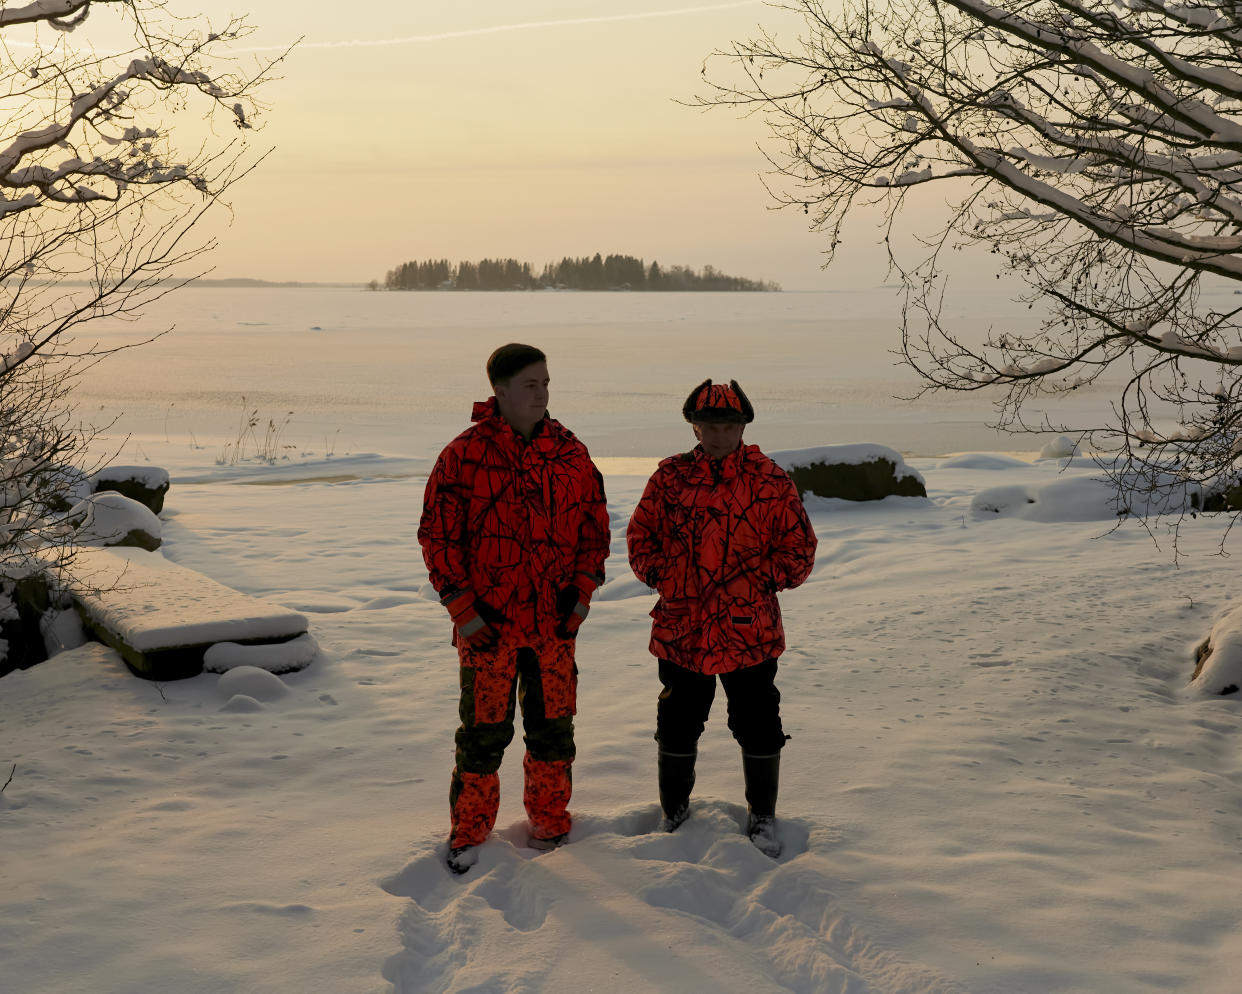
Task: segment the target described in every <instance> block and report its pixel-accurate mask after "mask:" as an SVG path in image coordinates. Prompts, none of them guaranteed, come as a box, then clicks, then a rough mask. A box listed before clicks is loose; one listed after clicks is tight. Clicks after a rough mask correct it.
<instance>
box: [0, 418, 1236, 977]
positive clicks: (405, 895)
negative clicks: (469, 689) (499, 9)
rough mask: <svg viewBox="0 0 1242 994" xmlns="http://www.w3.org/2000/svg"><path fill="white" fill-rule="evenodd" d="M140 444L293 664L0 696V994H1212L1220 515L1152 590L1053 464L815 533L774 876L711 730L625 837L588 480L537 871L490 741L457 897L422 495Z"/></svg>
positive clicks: (1228, 933) (835, 519)
mask: <svg viewBox="0 0 1242 994" xmlns="http://www.w3.org/2000/svg"><path fill="white" fill-rule="evenodd" d="M687 434H688V432H687ZM139 442H140V443H141V447H142V448H143V450H144V451H146V452H148V453H149V454H150V455H151V456H152V457H153V458H154V459H155V460H156V461H157V462H159V463H162V464H164V465H166V466H169V468H170V469H171V470H172V474H173V486H172V489H171V491H170V492H169V494H168V497H167V500H166V507H165V510H164V512H163V515H162V519H163V531H164V540H165V546H164V552H165V554H166V555H167V556H168V558H169V559H171V560H174V561H176V562H178V563H181V564H183V565H186V566H189V567H192V568H194V569H197V570H200V571H202V572H204V573H206V574H208V575H209V576H211V577H213V578H214V579H216V580H219V581H221V582H223V583H226V584H229V585H232V586H234V587H236V588H238V589H240V590H242V591H245V592H246V593H249V594H254V595H258V596H262V597H268V598H272V599H273V600H275V601H276V602H278V603H280V604H282V605H284V606H286V607H288V608H290V609H292V610H295V611H299V612H302V613H304V614H306V615H307V616H308V617H310V619H311V631H312V633H313V636H314V638H315V639H316V640H317V641H318V644H319V646H320V647H321V651H320V654H319V655H318V657H317V658H316V659H315V660H314V662H313V663H312V664H311V665H310V666H309V667H308V668H307V669H305V670H303V671H301V672H298V673H292V674H287V675H285V676H283V677H275V676H272V675H270V674H259V673H257V672H250V671H244V670H243V671H238V670H234V671H232V672H231V673H228V674H225V675H224V676H218V675H211V674H205V675H203V676H200V677H197V678H195V679H192V680H187V681H181V682H176V683H167V684H162V685H154V684H151V683H147V682H144V681H142V680H139V679H136V678H135V677H133V676H131V675H130V674H129V673H128V672H127V671H126V669H125V667H124V666H123V665H122V664H121V663H120V662H119V660H118V658H117V657H116V656H115V655H114V654H113V653H112V652H111V651H110V650H106V649H104V648H102V647H100V646H98V645H90V646H87V647H84V648H81V649H77V650H74V651H71V652H67V653H63V654H61V655H59V656H56V657H55V658H53V659H52V660H50V661H49V662H47V663H44V664H42V665H39V666H37V667H34V668H33V669H30V670H27V671H24V672H15V673H13V674H11V675H9V676H7V677H4V678H3V679H2V680H0V765H3V769H0V783H2V782H3V781H4V780H6V779H8V775H9V771H10V769H11V768H12V767H14V766H15V767H16V769H15V770H14V771H13V775H12V780H11V782H10V783H8V785H7V787H6V788H5V789H4V791H3V793H0V851H3V852H4V854H5V855H4V860H3V873H2V874H0V877H2V879H3V887H0V963H2V964H3V967H2V970H0V977H2V979H0V989H3V990H5V991H13V992H21V994H44V992H46V994H51V992H57V994H59V992H64V991H69V990H75V991H76V990H89V991H91V992H92V994H121V992H139V991H177V992H179V994H209V992H210V994H217V992H272V991H290V992H292V991H297V992H308V991H316V992H328V994H338V992H366V991H384V990H395V991H398V992H402V994H413V992H420V994H421V992H427V994H430V992H448V991H457V992H465V991H471V992H477V994H482V992H489V994H508V992H515V991H520V992H531V994H534V992H549V994H551V992H562V991H564V992H585V991H609V992H611V991H644V992H646V991H652V992H687V991H719V992H747V994H750V992H755V991H765V992H766V991H772V992H780V991H791V992H796V994H824V992H838V991H841V992H847V991H848V992H854V994H857V992H873V994H923V992H936V994H948V992H972V994H985V992H986V994H1008V992H1027V994H1029V992H1065V994H1069V992H1084V994H1085V992H1091V994H1099V992H1114V991H1115V992H1146V991H1192V990H1193V991H1197V992H1204V994H1226V992H1230V991H1233V990H1236V984H1237V980H1236V968H1237V965H1238V963H1239V962H1240V961H1242V928H1239V925H1240V924H1242V922H1240V919H1242V905H1240V904H1239V902H1238V886H1237V885H1238V880H1239V877H1238V872H1237V866H1238V860H1239V856H1242V722H1240V721H1239V718H1240V717H1242V702H1240V701H1239V700H1238V699H1237V698H1236V697H1216V696H1211V695H1206V694H1201V693H1198V692H1196V691H1195V690H1193V689H1192V688H1189V687H1188V681H1189V679H1190V676H1191V672H1192V668H1193V649H1194V646H1195V644H1196V643H1197V642H1198V641H1200V640H1201V639H1202V638H1203V637H1204V636H1205V635H1206V633H1207V632H1208V631H1209V630H1210V629H1211V627H1212V624H1213V622H1214V621H1215V620H1216V619H1217V618H1218V617H1219V616H1220V615H1222V613H1223V612H1225V611H1226V610H1227V609H1228V608H1230V607H1231V606H1232V605H1233V604H1234V603H1235V594H1236V592H1237V591H1238V589H1239V584H1238V581H1237V579H1236V577H1235V576H1234V572H1233V570H1232V569H1231V567H1230V565H1229V564H1230V560H1228V559H1222V558H1219V557H1217V556H1215V555H1214V553H1215V552H1216V551H1217V546H1218V543H1219V541H1220V539H1221V536H1222V533H1223V529H1224V526H1225V521H1224V520H1222V519H1221V518H1201V519H1197V520H1186V521H1184V522H1183V524H1182V534H1181V546H1182V548H1181V551H1182V553H1183V558H1182V560H1181V564H1180V567H1175V566H1174V564H1173V561H1172V552H1171V547H1170V543H1169V541H1168V538H1167V536H1166V535H1164V534H1163V533H1162V532H1161V531H1160V529H1159V528H1158V529H1157V537H1158V538H1159V539H1160V540H1161V544H1160V546H1159V547H1157V545H1156V544H1154V543H1153V541H1152V538H1151V537H1150V536H1149V535H1148V534H1147V533H1146V532H1145V531H1144V530H1143V529H1141V528H1140V527H1138V526H1135V525H1125V526H1123V527H1121V528H1117V529H1114V528H1113V527H1112V524H1113V522H1112V521H1111V520H1110V515H1111V510H1110V509H1109V508H1108V507H1106V506H1105V502H1104V501H1103V500H1101V502H1100V503H1099V505H1098V506H1096V510H1094V511H1092V512H1091V513H1089V514H1084V513H1082V508H1083V506H1084V501H1088V502H1089V501H1090V499H1091V493H1092V490H1091V488H1090V487H1081V486H1080V487H1075V488H1072V499H1069V498H1068V497H1067V496H1066V494H1067V491H1066V487H1065V485H1064V484H1065V482H1066V481H1067V480H1069V479H1073V478H1076V475H1077V474H1078V473H1080V472H1084V471H1085V470H1086V468H1085V467H1083V468H1082V469H1078V468H1075V465H1071V466H1070V468H1069V469H1065V468H1064V464H1063V462H1062V461H1059V460H1055V459H1047V460H1039V461H1035V462H1029V461H1024V460H1018V459H1013V458H1008V457H1003V456H996V455H989V456H978V455H977V456H969V457H957V458H952V459H931V458H924V459H918V458H915V459H911V460H909V461H910V464H911V465H912V466H913V467H914V468H915V469H916V470H917V471H918V472H919V473H920V474H921V475H922V476H923V477H924V479H925V480H926V482H927V486H928V490H929V494H930V497H929V499H928V500H926V501H924V500H919V499H915V498H890V499H889V500H886V501H884V502H881V503H878V504H869V505H852V504H847V503H844V502H839V501H827V500H818V499H814V498H813V499H811V501H810V510H811V514H812V518H813V520H814V523H815V527H816V530H817V532H818V535H819V538H820V547H819V556H818V562H817V566H816V569H815V572H814V574H813V576H812V577H811V579H810V581H809V582H808V583H807V584H806V585H805V586H804V587H802V588H801V589H799V590H797V591H793V592H791V593H788V594H786V595H784V596H783V606H784V609H785V614H786V623H787V627H788V633H789V644H790V649H789V651H788V652H787V653H786V654H785V656H784V657H783V660H782V665H781V672H780V677H779V685H780V687H781V689H782V692H783V711H784V716H785V720H786V725H787V731H789V732H790V733H792V735H793V739H792V741H791V742H790V744H789V747H788V749H787V750H786V752H785V759H784V767H783V771H782V772H783V790H782V797H781V803H780V806H779V811H780V814H781V816H782V818H783V821H782V825H781V833H782V836H783V839H784V842H785V845H786V853H785V855H784V856H782V858H781V859H780V861H779V862H772V861H771V860H769V859H767V858H766V857H764V856H762V855H761V854H760V853H759V852H758V851H757V850H755V849H754V848H753V847H752V846H751V845H750V844H749V843H748V842H747V841H746V839H745V838H744V837H743V836H742V835H741V834H740V830H739V827H740V825H741V823H742V820H743V818H744V802H743V800H742V790H741V771H740V761H739V756H738V750H737V748H736V746H735V745H734V743H733V742H732V740H731V739H730V738H729V736H728V732H727V730H726V729H725V727H724V717H723V713H722V708H721V707H720V706H719V702H718V707H717V710H716V713H715V714H714V717H713V719H712V722H711V723H710V725H709V728H708V732H707V734H706V736H705V738H704V742H703V748H702V754H701V755H702V758H701V762H700V773H699V783H698V787H697V789H696V793H695V800H694V807H693V815H692V817H691V819H690V821H689V822H687V823H686V825H685V826H683V828H682V829H680V830H679V831H678V832H677V833H675V834H674V835H671V836H666V835H661V834H656V833H654V832H653V829H654V828H655V826H656V821H657V807H656V803H655V780H654V762H655V756H654V752H655V745H654V743H653V741H652V739H651V734H652V729H653V719H654V706H655V695H656V691H657V687H658V684H657V681H656V677H655V666H654V663H653V661H652V660H651V658H650V657H649V656H648V654H647V651H646V642H647V625H648V618H647V611H648V610H649V609H650V606H651V595H650V594H649V593H648V592H647V591H646V590H645V588H643V587H642V586H641V584H639V583H638V582H637V581H636V580H635V579H634V578H633V576H632V575H631V574H630V573H629V571H628V569H627V568H626V566H625V554H624V540H623V534H624V526H625V522H626V518H627V516H628V515H629V513H630V510H631V509H632V507H633V505H634V503H635V502H636V500H637V497H638V495H639V493H640V491H641V487H642V484H643V482H644V470H645V467H643V466H642V465H633V466H628V467H627V466H625V464H621V463H618V464H616V465H621V466H622V467H623V468H628V469H629V472H628V473H615V472H613V473H608V474H607V475H606V483H607V488H608V495H609V504H610V508H611V511H612V519H613V525H614V543H613V555H612V558H611V559H610V561H609V580H608V582H607V584H606V585H605V586H604V587H603V588H602V590H601V591H600V593H599V595H598V596H597V598H596V601H595V604H594V606H593V608H592V612H591V617H590V619H589V620H588V622H587V624H586V625H585V627H584V628H583V632H582V635H581V637H580V641H579V663H580V668H581V697H580V704H581V706H580V713H579V717H578V742H579V759H578V762H577V765H576V772H575V795H574V801H573V806H572V808H573V811H574V814H575V828H574V831H573V833H572V835H571V844H570V845H568V846H566V847H565V848H563V849H561V850H558V851H555V852H552V853H547V854H542V855H536V853H535V852H533V851H532V850H530V849H528V848H526V845H525V839H526V836H525V831H524V821H523V815H522V811H521V803H520V774H521V771H520V766H519V761H520V751H519V750H520V742H519V743H515V744H514V745H513V746H511V747H510V750H509V753H508V756H507V758H506V763H505V766H504V768H503V770H502V806H501V814H500V819H499V823H498V828H497V832H496V834H495V836H494V837H493V838H492V840H491V841H490V842H489V843H488V844H487V845H486V847H485V848H484V849H483V852H482V858H481V860H480V862H479V864H478V865H477V866H476V867H474V868H473V869H471V870H470V871H469V872H468V873H467V874H466V875H465V876H463V877H454V876H452V875H450V874H449V873H448V871H447V870H446V868H445V867H444V865H443V855H444V837H445V831H446V826H447V789H448V773H449V770H450V767H451V765H452V751H453V742H452V734H453V730H454V728H455V725H456V663H455V659H454V656H453V653H452V650H451V649H450V648H449V645H448V636H449V626H448V621H447V619H446V617H445V615H444V612H443V609H442V608H441V607H440V606H439V605H438V604H437V603H436V602H435V601H434V600H433V599H430V598H429V597H428V591H427V588H426V586H425V584H426V574H425V571H424V568H423V566H422V563H421V559H420V557H419V555H418V552H417V545H416V542H415V529H416V524H417V519H418V510H419V505H420V499H421V492H422V485H423V474H424V473H425V470H426V463H425V461H423V460H418V459H410V458H406V457H402V458H392V459H387V458H385V457H383V456H374V457H355V458H354V460H353V467H352V469H353V470H357V472H352V471H351V472H348V473H342V467H341V463H340V462H334V461H332V460H319V461H316V460H313V459H308V460H303V461H302V462H300V463H298V464H297V465H289V464H286V465H284V466H282V467H278V468H273V469H269V468H265V467H262V466H253V465H252V466H246V465H242V466H232V467H229V466H217V465H215V464H214V463H213V462H211V461H209V460H208V461H203V462H201V463H198V464H195V463H193V462H192V460H191V459H190V457H188V456H187V455H186V453H185V450H184V449H183V448H176V447H174V446H170V445H167V444H166V443H164V442H163V440H162V439H161V438H158V437H148V438H144V439H140V440H139ZM342 477H345V478H342ZM351 477H352V478H351ZM255 484H269V485H255ZM1050 485H1051V486H1050ZM1014 487H1017V488H1021V490H1022V492H1023V493H1024V494H1027V495H1028V496H1031V495H1033V496H1034V497H1035V498H1036V500H1037V503H1038V498H1039V497H1040V495H1041V494H1044V493H1049V494H1051V495H1053V497H1054V498H1055V499H1050V501H1049V502H1048V507H1047V508H1046V510H1047V513H1045V514H1043V515H1040V516H1038V517H1039V519H1038V520H1031V519H1030V518H1029V517H1019V516H1018V515H1017V513H1013V514H1010V513H1007V512H1006V511H1004V510H1003V509H1002V510H1000V511H997V510H994V509H992V508H993V505H994V504H995V503H996V502H991V503H989V502H987V501H984V502H977V501H976V497H977V496H978V495H979V494H981V493H986V492H987V491H989V490H995V489H996V488H1001V489H1002V490H1006V489H1007V488H1014ZM1049 487H1050V489H1047V490H1046V489H1045V488H1049ZM1022 504H1023V506H1024V507H1025V506H1029V505H1027V503H1026V501H1023V502H1022ZM972 505H974V506H973V507H972ZM983 505H986V507H987V509H983ZM1058 508H1060V509H1062V511H1060V512H1058V511H1057V509H1058ZM1069 508H1073V512H1072V513H1071V511H1070V510H1069ZM1084 518H1085V519H1087V520H1082V519H1084ZM239 694H240V695H243V696H247V697H251V698H254V699H255V700H258V701H260V702H261V707H258V708H253V707H251V708H244V709H239V708H236V707H230V706H229V702H230V701H235V700H236V695H239Z"/></svg>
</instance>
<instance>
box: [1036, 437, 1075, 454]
mask: <svg viewBox="0 0 1242 994" xmlns="http://www.w3.org/2000/svg"><path fill="white" fill-rule="evenodd" d="M1076 455H1078V443H1077V442H1075V441H1074V440H1073V439H1072V438H1067V437H1066V436H1065V435H1058V436H1057V437H1056V438H1054V439H1051V440H1050V441H1048V442H1045V443H1044V447H1043V448H1042V449H1040V450H1039V458H1040V459H1069V458H1070V457H1071V456H1076Z"/></svg>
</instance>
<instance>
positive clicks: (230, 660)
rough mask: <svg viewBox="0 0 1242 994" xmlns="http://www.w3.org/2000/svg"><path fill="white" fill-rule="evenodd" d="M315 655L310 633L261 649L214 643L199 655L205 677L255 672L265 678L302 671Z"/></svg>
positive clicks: (315, 647)
mask: <svg viewBox="0 0 1242 994" xmlns="http://www.w3.org/2000/svg"><path fill="white" fill-rule="evenodd" d="M318 652H319V643H317V642H316V641H315V637H314V636H313V635H311V634H310V632H306V633H305V634H303V635H299V636H298V637H297V638H293V639H290V640H289V641H288V642H269V643H265V644H262V645H239V644H238V643H237V642H217V643H216V644H215V645H213V646H211V647H210V648H209V649H208V650H207V651H206V652H204V653H203V670H204V672H207V673H228V672H230V671H233V672H236V671H237V670H246V671H249V670H259V671H261V672H265V673H268V674H272V673H294V672H296V671H297V670H304V669H306V667H307V666H309V665H310V663H311V660H313V659H314V658H315V655H316V654H317V653H318ZM251 696H255V695H251Z"/></svg>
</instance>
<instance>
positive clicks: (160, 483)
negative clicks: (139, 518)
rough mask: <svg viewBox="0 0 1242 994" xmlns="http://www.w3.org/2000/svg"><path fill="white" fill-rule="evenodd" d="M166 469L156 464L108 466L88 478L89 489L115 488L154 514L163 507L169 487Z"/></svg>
mask: <svg viewBox="0 0 1242 994" xmlns="http://www.w3.org/2000/svg"><path fill="white" fill-rule="evenodd" d="M169 482H170V481H169V476H168V470H166V469H160V468H159V467H158V466H108V467H106V468H105V469H101V470H99V471H98V472H97V473H95V474H94V475H93V476H91V478H90V483H91V489H92V490H93V491H94V492H96V493H98V492H99V491H101V490H115V491H116V492H117V493H120V494H124V495H125V496H126V497H128V498H130V500H136V501H138V502H139V503H140V504H143V505H145V506H146V507H148V508H150V510H151V511H152V512H154V513H155V514H159V513H160V511H162V510H163V509H164V495H165V494H166V493H168V487H169Z"/></svg>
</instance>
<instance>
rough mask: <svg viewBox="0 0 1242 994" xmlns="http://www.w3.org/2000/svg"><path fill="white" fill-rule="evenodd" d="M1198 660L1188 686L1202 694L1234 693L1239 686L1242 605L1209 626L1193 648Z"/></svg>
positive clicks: (1241, 674)
mask: <svg viewBox="0 0 1242 994" xmlns="http://www.w3.org/2000/svg"><path fill="white" fill-rule="evenodd" d="M1195 656H1196V660H1197V664H1196V667H1195V673H1194V676H1193V677H1192V678H1191V681H1190V686H1191V689H1192V690H1193V691H1195V692H1196V693H1199V694H1202V695H1204V696H1209V695H1213V696H1219V695H1222V694H1236V693H1237V692H1238V691H1239V690H1240V689H1242V605H1239V606H1237V607H1235V608H1234V609H1233V610H1232V611H1229V612H1227V613H1226V614H1225V615H1224V616H1222V617H1221V618H1220V619H1219V620H1218V621H1217V622H1216V624H1214V625H1213V626H1212V631H1211V632H1210V633H1209V634H1208V637H1207V640H1206V641H1204V642H1203V643H1202V644H1200V645H1199V647H1198V649H1197V650H1196V652H1195Z"/></svg>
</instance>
